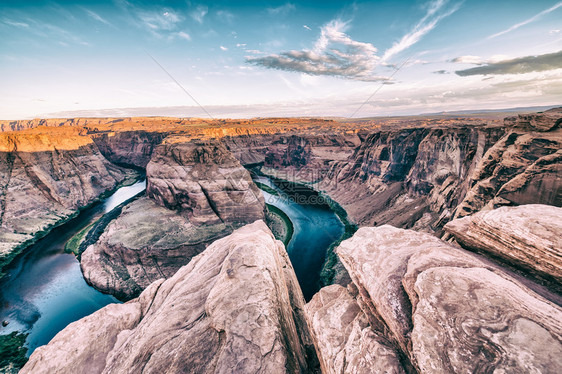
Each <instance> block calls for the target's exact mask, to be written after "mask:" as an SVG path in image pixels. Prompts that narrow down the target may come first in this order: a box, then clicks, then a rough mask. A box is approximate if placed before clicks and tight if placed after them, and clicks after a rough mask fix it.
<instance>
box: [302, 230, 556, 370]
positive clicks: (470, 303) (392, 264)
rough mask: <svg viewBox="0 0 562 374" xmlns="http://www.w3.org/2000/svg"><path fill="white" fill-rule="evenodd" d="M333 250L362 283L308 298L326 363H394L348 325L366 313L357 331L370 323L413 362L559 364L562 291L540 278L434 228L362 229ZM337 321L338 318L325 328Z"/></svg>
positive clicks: (504, 366) (419, 365)
mask: <svg viewBox="0 0 562 374" xmlns="http://www.w3.org/2000/svg"><path fill="white" fill-rule="evenodd" d="M543 234H544V232H543ZM507 235H508V234H506V236H507ZM537 235H539V236H541V234H540V233H538V234H537ZM546 236H547V237H548V236H549V235H546ZM337 253H338V255H339V256H340V258H341V260H342V262H343V264H344V265H345V267H346V269H347V271H348V272H349V274H350V276H351V278H352V284H351V285H350V286H348V289H349V288H350V287H351V289H356V290H357V291H356V292H352V293H349V292H348V291H347V290H344V289H343V288H341V287H340V286H330V288H324V289H322V290H321V291H320V292H319V294H317V295H316V297H315V299H313V300H312V301H311V302H310V303H309V304H307V306H306V311H307V318H308V323H309V326H310V327H311V332H312V336H313V339H314V340H315V341H316V340H319V339H321V340H322V343H319V344H318V345H317V346H316V348H317V350H318V356H319V358H320V360H321V362H322V365H323V366H322V367H323V368H324V369H325V372H327V373H337V372H341V371H340V370H341V367H342V362H345V360H343V361H342V358H343V357H345V358H346V359H347V358H349V359H350V360H352V361H353V362H366V361H369V360H373V359H374V364H373V367H380V366H381V365H383V366H386V368H387V370H388V371H389V372H393V371H396V366H395V365H390V364H388V363H387V362H386V358H387V357H388V356H387V355H382V356H381V358H380V359H377V358H376V357H375V358H373V357H372V350H371V349H367V348H364V347H366V346H367V345H366V344H365V342H364V341H363V340H361V339H359V340H358V337H357V334H350V333H349V331H350V330H351V329H352V326H353V325H354V324H356V322H354V320H355V319H358V317H357V315H358V314H361V313H363V314H364V316H365V318H366V320H368V324H367V325H362V330H361V331H363V333H362V334H361V336H362V337H364V336H366V333H365V331H368V332H369V333H371V334H374V336H376V337H377V339H378V340H379V341H383V342H388V343H387V344H388V345H389V346H390V347H394V348H395V349H397V352H399V355H398V356H399V357H405V358H406V360H404V361H402V365H403V368H404V369H405V370H407V371H412V370H415V371H418V372H423V373H436V372H438V373H449V372H467V373H473V372H492V371H498V372H540V373H557V372H559V371H560V370H562V363H561V362H560V360H558V359H557V357H560V354H562V335H561V331H562V322H561V321H562V308H561V307H560V301H561V300H560V297H559V296H557V295H555V294H552V293H550V292H548V290H545V289H543V288H542V287H541V286H539V285H538V284H531V282H529V281H528V280H526V279H524V278H521V277H520V276H518V275H516V274H514V273H511V272H510V271H508V270H506V269H503V268H501V267H500V266H498V265H496V264H494V263H492V262H490V261H489V260H487V259H485V258H483V257H481V256H478V255H476V254H473V253H470V252H467V251H465V250H463V249H460V248H456V247H453V246H451V245H450V244H448V243H446V242H443V241H441V240H440V239H438V238H436V237H434V236H431V235H428V234H425V233H420V232H415V231H411V230H403V229H397V228H394V227H391V226H386V225H385V226H381V227H377V228H361V229H359V230H358V231H357V233H356V234H355V235H354V236H353V237H352V238H351V239H348V240H346V241H344V242H342V244H341V245H340V246H339V247H338V249H337ZM535 290H540V293H541V294H542V295H544V296H545V297H543V296H541V295H539V293H537V292H535ZM355 294H356V296H354V297H353V298H352V299H350V295H355ZM332 300H340V301H339V302H338V303H335V302H332ZM331 302H332V304H330V303H331ZM353 302H356V303H357V305H358V306H359V307H360V309H361V312H357V310H356V309H353V308H352V307H350V306H352V305H353ZM350 310H352V311H350ZM343 317H345V318H349V324H348V325H346V326H342V324H341V323H340V322H339V319H340V318H343ZM331 323H333V324H334V325H335V326H342V327H341V328H336V329H329V328H327V326H328V325H330V324H331ZM357 342H359V343H360V344H358V343H357ZM388 345H387V346H388ZM348 346H355V347H357V349H356V350H354V351H349V350H346V347H348ZM338 365H339V366H338ZM381 372H384V369H383V370H381Z"/></svg>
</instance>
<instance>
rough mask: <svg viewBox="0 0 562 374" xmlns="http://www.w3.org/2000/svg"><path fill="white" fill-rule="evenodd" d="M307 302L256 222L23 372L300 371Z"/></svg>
mask: <svg viewBox="0 0 562 374" xmlns="http://www.w3.org/2000/svg"><path fill="white" fill-rule="evenodd" d="M303 306H304V298H303V296H302V293H301V291H300V288H299V286H298V283H297V280H296V277H295V275H294V271H293V269H292V266H291V263H290V261H289V259H288V256H287V253H286V252H285V249H284V247H283V244H282V243H281V242H279V241H276V240H275V239H274V238H273V235H272V234H271V232H270V231H269V229H268V228H267V226H266V225H265V224H264V223H263V222H262V221H258V222H255V223H253V224H251V225H247V226H246V227H244V228H241V229H239V230H236V231H235V232H234V233H232V234H231V235H230V236H228V237H226V238H223V239H220V240H218V241H216V242H214V243H213V244H212V245H211V246H209V247H208V248H207V250H205V252H203V253H202V254H200V255H198V256H196V257H194V258H193V260H192V261H191V262H190V263H189V264H188V265H186V266H184V267H183V268H181V269H180V270H179V271H178V272H177V273H176V274H175V275H174V276H173V277H171V278H169V279H168V280H164V279H160V280H158V281H156V282H154V283H152V284H151V285H150V286H149V287H148V288H147V289H146V290H144V291H143V292H142V294H141V295H140V296H139V297H138V298H137V299H134V300H131V301H129V302H127V303H125V304H111V305H108V306H106V307H105V308H103V309H101V310H99V311H97V312H95V313H94V314H92V315H90V316H88V317H85V318H83V319H81V320H79V321H77V322H74V323H72V324H71V325H69V326H68V327H66V328H65V329H64V330H62V331H61V332H59V333H58V334H57V335H56V336H55V337H54V338H53V340H51V342H50V343H49V344H48V345H46V346H43V347H40V348H38V349H37V350H36V351H35V352H34V353H33V354H32V355H31V357H30V359H29V361H28V363H27V364H26V365H25V366H24V367H23V369H22V370H21V373H92V374H93V373H140V372H143V373H164V372H168V373H172V372H173V373H179V372H181V373H232V372H236V373H302V372H306V371H309V370H310V369H311V368H310V367H309V363H310V362H312V363H313V362H314V350H313V349H312V350H311V349H310V344H311V343H310V338H309V334H308V331H307V325H306V323H305V321H304V316H303V310H302V308H303Z"/></svg>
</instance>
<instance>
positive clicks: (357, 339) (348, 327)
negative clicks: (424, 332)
mask: <svg viewBox="0 0 562 374" xmlns="http://www.w3.org/2000/svg"><path fill="white" fill-rule="evenodd" d="M305 310H306V316H307V321H308V323H309V326H310V331H311V335H312V337H313V341H314V345H315V346H316V352H317V354H318V358H319V360H320V365H321V367H322V372H323V373H325V374H330V373H334V374H336V373H338V374H339V373H404V369H403V368H402V365H401V364H400V361H399V357H398V353H397V352H396V350H395V349H394V348H393V347H391V346H390V344H389V342H388V340H387V339H385V338H384V337H382V336H379V335H377V334H376V333H375V332H374V331H373V330H372V329H371V328H370V326H369V321H368V319H367V317H366V316H365V314H364V313H363V312H362V311H361V309H360V307H359V305H358V304H357V302H356V301H355V299H354V298H353V297H352V296H351V295H350V294H349V293H348V291H347V290H346V289H345V288H343V287H342V286H339V285H331V286H328V287H324V288H322V289H321V290H320V291H319V292H318V293H317V294H316V295H314V297H313V298H312V300H311V301H310V302H309V303H308V304H306V306H305Z"/></svg>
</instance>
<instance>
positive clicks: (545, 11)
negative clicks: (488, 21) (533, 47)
mask: <svg viewBox="0 0 562 374" xmlns="http://www.w3.org/2000/svg"><path fill="white" fill-rule="evenodd" d="M560 7H562V1H560V2H558V3H556V4H555V5H553V6H551V7H550V8H548V9H545V10H543V11H542V12H540V13H538V14H536V15H534V16H533V17H531V18H529V19H526V20H525V21H523V22H519V23H516V24H515V25H513V26H511V27H510V28H507V29H505V30H503V31H500V32H498V33H496V34H493V35H490V36H488V39H493V38H497V37H498V36H500V35H504V34H507V33H508V32H511V31H513V30H517V29H518V28H520V27H522V26H525V25H527V24H529V23H531V22H534V21H536V20H538V19H539V18H541V17H542V16H544V15H545V14H548V13H550V12H553V11H555V10H556V9H558V8H560Z"/></svg>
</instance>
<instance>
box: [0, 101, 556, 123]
mask: <svg viewBox="0 0 562 374" xmlns="http://www.w3.org/2000/svg"><path fill="white" fill-rule="evenodd" d="M554 108H562V103H560V104H552V105H534V106H525V107H509V108H495V109H490V108H470V109H461V110H451V111H437V112H424V113H409V114H387V115H382V114H381V115H373V116H366V117H344V116H337V115H302V114H301V115H298V114H295V115H275V114H272V115H267V116H259V115H254V116H250V115H248V116H238V117H236V116H213V117H212V118H211V117H205V116H202V115H188V114H177V115H174V114H166V113H161V114H158V113H152V114H143V113H134V112H130V113H129V114H127V113H126V111H127V110H133V111H134V110H150V111H153V110H158V109H163V110H164V109H170V110H181V109H183V110H186V109H192V110H193V111H194V112H196V111H198V110H199V111H200V110H201V109H200V108H197V107H184V106H177V107H161V108H113V109H100V110H91V111H90V110H83V111H74V112H66V113H65V112H61V113H47V114H45V115H44V116H38V117H29V118H11V119H1V118H0V121H2V122H6V121H31V120H37V119H73V118H131V117H146V118H150V117H155V118H156V117H169V118H196V119H201V120H209V121H213V120H239V119H240V120H243V119H245V120H250V119H268V118H319V119H322V118H324V119H330V118H335V119H345V120H361V119H369V118H386V117H415V116H440V115H459V116H464V115H466V116H470V115H476V114H480V115H482V114H493V113H517V112H535V111H536V112H538V111H546V110H549V109H554Z"/></svg>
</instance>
